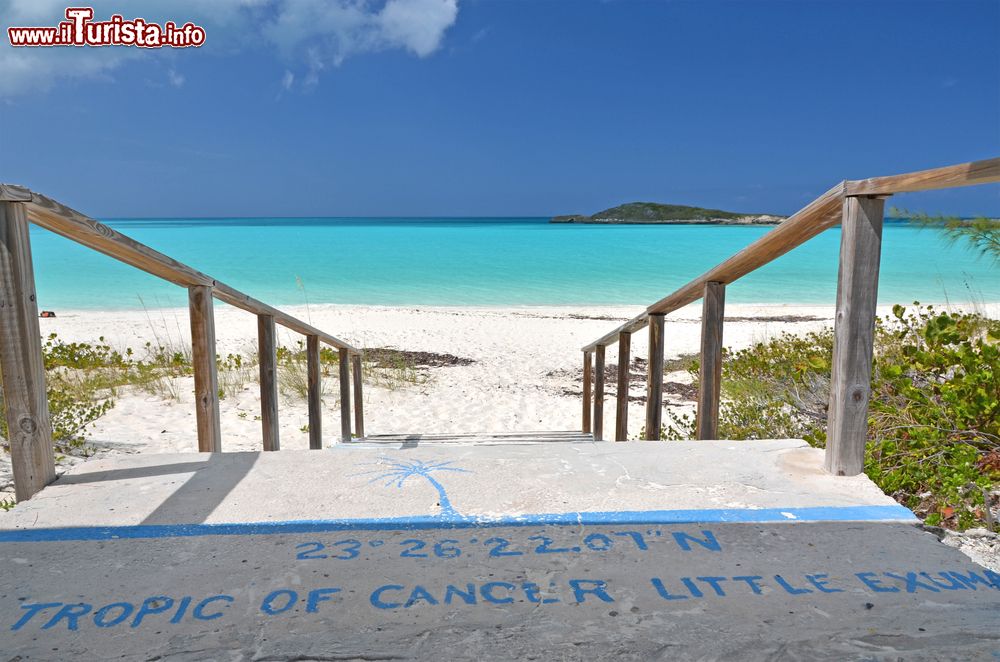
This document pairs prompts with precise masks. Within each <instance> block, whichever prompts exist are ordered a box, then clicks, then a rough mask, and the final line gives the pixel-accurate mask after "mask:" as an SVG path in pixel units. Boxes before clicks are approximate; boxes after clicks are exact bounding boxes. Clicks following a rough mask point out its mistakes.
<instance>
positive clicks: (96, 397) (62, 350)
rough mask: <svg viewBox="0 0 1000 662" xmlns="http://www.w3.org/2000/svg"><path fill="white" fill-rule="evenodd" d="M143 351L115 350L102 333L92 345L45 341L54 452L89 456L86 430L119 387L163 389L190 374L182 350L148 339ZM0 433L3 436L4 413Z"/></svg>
mask: <svg viewBox="0 0 1000 662" xmlns="http://www.w3.org/2000/svg"><path fill="white" fill-rule="evenodd" d="M144 351H145V357H144V358H142V359H137V358H136V357H135V352H133V350H132V349H127V350H125V351H124V352H119V351H117V350H114V349H112V348H111V346H110V345H108V344H107V343H106V342H105V340H104V338H103V337H102V338H100V339H99V340H98V342H97V343H93V344H90V343H68V342H65V341H63V340H60V339H59V338H58V337H57V336H56V335H55V334H52V335H50V336H49V337H48V338H46V339H45V341H44V343H43V344H42V358H43V362H44V365H45V378H46V384H47V394H48V404H49V420H50V422H51V425H52V438H53V441H54V442H55V446H56V452H58V453H62V454H76V455H85V456H86V455H89V454H90V452H91V451H90V449H89V448H87V446H86V445H85V443H84V437H85V433H86V430H87V429H88V428H90V427H91V426H92V425H93V423H94V422H95V421H96V420H97V419H99V418H100V417H101V416H103V415H104V414H106V413H107V412H108V411H110V409H111V408H112V407H113V406H114V403H115V398H116V397H117V396H118V394H119V392H120V390H121V388H122V387H125V386H134V387H138V388H141V389H143V390H146V391H147V392H150V393H163V392H164V391H163V389H164V388H165V387H166V386H167V385H168V384H170V382H171V379H172V378H173V377H175V376H179V375H183V374H188V373H189V372H190V361H189V360H188V359H187V357H186V356H185V355H184V354H183V353H182V352H175V351H173V350H171V349H170V348H167V347H163V346H154V345H152V344H151V343H146V345H145V347H144ZM2 410H3V401H2V400H0V413H2ZM0 434H2V435H3V437H4V438H5V439H6V438H7V424H6V417H4V416H0Z"/></svg>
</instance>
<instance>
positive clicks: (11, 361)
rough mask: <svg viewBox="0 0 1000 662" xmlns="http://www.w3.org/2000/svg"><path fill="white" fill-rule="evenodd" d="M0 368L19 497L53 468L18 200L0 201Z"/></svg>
mask: <svg viewBox="0 0 1000 662" xmlns="http://www.w3.org/2000/svg"><path fill="white" fill-rule="evenodd" d="M0 374H2V376H3V397H4V408H5V414H6V418H7V430H8V435H7V436H8V442H9V443H10V462H11V469H12V470H13V473H14V496H15V498H16V499H17V500H18V501H24V500H25V499H30V498H31V497H32V496H33V495H34V494H35V493H37V492H38V491H39V490H40V489H42V488H43V487H45V486H46V485H48V484H49V483H51V482H52V481H53V480H55V478H56V470H55V462H54V456H53V448H52V428H51V423H50V421H49V406H48V400H47V396H46V386H45V365H44V363H43V360H42V343H41V332H40V330H39V327H38V303H37V301H36V297H35V270H34V266H33V265H32V261H31V241H30V238H29V236H28V220H27V216H26V210H25V208H24V204H23V203H19V202H0Z"/></svg>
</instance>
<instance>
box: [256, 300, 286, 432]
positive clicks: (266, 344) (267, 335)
mask: <svg viewBox="0 0 1000 662" xmlns="http://www.w3.org/2000/svg"><path fill="white" fill-rule="evenodd" d="M277 349H278V348H277V341H276V336H275V328H274V317H273V316H271V315H258V316H257V355H258V359H259V363H260V422H261V423H260V424H261V428H262V434H263V437H264V450H266V451H276V450H278V449H279V448H280V447H281V444H280V442H279V440H278V377H277V364H278V358H277Z"/></svg>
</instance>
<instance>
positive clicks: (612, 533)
mask: <svg viewBox="0 0 1000 662" xmlns="http://www.w3.org/2000/svg"><path fill="white" fill-rule="evenodd" d="M394 443H395V442H394ZM821 457H822V456H821V453H819V452H818V451H816V450H815V449H811V448H808V447H807V446H806V445H805V444H804V443H803V442H800V441H795V440H772V441H760V442H677V443H673V442H671V443H653V442H649V443H627V444H615V443H594V442H586V443H559V444H553V443H539V444H533V445H517V444H515V445H481V444H471V445H461V444H459V445H433V444H429V445H420V446H419V447H393V446H392V445H391V444H390V445H383V446H378V447H377V446H371V445H354V444H344V445H338V446H337V447H335V448H332V449H329V450H324V451H281V452H276V453H221V454H195V453H191V454H178V455H144V456H117V457H108V458H105V459H100V460H94V461H90V462H86V463H84V464H82V465H79V466H77V467H76V468H74V469H73V471H72V472H71V473H69V474H67V475H65V476H63V477H62V478H60V479H59V480H58V481H57V482H56V483H55V484H53V485H51V486H50V487H48V488H46V489H45V490H43V491H42V492H41V493H40V494H39V495H37V496H36V497H35V498H33V499H32V500H31V501H28V502H25V503H22V504H19V505H18V506H17V507H16V508H14V509H13V510H12V511H11V512H9V513H6V514H4V515H0V564H2V567H3V568H4V572H3V573H0V650H2V651H3V652H4V653H5V659H7V658H13V659H18V656H20V659H60V660H61V659H81V660H89V659H107V658H111V657H114V658H118V659H126V660H146V659H164V660H205V659H239V660H242V659H246V660H251V659H253V660H258V659H261V660H263V659H266V660H285V659H303V660H312V659H449V660H451V659H473V658H484V657H490V658H495V659H528V658H537V657H545V658H547V659H581V658H588V659H616V660H617V659H623V660H631V659H636V660H638V659H643V660H645V659H666V658H669V659H727V658H728V659H776V658H801V659H837V660H841V659H862V658H863V659H900V658H903V659H928V660H930V659H934V660H937V659H979V658H982V659H991V656H995V655H994V654H995V653H996V652H997V651H998V650H1000V629H998V627H997V625H998V622H1000V621H998V616H997V614H1000V575H998V574H996V573H991V572H989V571H988V570H986V569H984V568H982V567H979V566H977V565H976V564H974V563H972V562H971V561H970V560H969V559H968V558H966V557H965V556H963V555H962V554H961V553H959V552H958V551H956V550H954V549H952V548H950V547H946V546H944V545H942V544H940V543H939V542H938V541H937V539H936V538H935V537H934V536H932V535H930V534H928V533H925V532H924V531H922V530H921V529H919V528H918V527H917V526H915V518H914V517H913V515H912V513H910V512H909V511H908V510H906V509H905V508H902V507H900V506H899V505H897V504H896V503H895V502H893V501H892V500H891V499H889V498H888V497H886V496H885V495H883V494H882V493H881V492H880V491H879V490H878V489H877V488H876V487H875V486H874V485H873V484H872V483H871V482H870V481H868V479H867V478H865V477H863V476H861V477H853V478H835V477H832V476H828V475H826V474H824V473H823V471H822V469H821V468H820V466H821Z"/></svg>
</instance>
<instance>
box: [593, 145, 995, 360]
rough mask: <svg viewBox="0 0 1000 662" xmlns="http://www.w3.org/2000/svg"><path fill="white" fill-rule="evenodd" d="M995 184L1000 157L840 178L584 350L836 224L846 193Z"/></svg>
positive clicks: (890, 192) (635, 328)
mask: <svg viewBox="0 0 1000 662" xmlns="http://www.w3.org/2000/svg"><path fill="white" fill-rule="evenodd" d="M997 182H1000V158H995V159H985V160H982V161H971V162H969V163H960V164H958V165H953V166H946V167H944V168H933V169H931V170H920V171H917V172H909V173H904V174H901V175H891V176H888V177H873V178H870V179H859V180H848V181H843V182H841V183H839V184H837V185H836V186H834V187H833V188H831V189H830V190H829V191H827V192H826V193H824V194H823V195H821V196H820V197H818V198H816V199H815V200H813V201H812V202H811V203H809V204H808V205H806V206H805V207H803V208H802V209H801V210H800V211H798V212H796V213H795V214H793V215H792V216H789V217H788V218H787V219H785V220H784V221H782V222H781V223H779V224H778V226H777V227H775V228H774V229H773V230H771V231H770V232H768V233H767V234H765V235H764V236H763V237H761V238H760V239H758V240H757V241H755V242H753V243H752V244H750V245H749V246H747V247H746V248H744V249H743V250H741V251H740V252H738V253H736V254H735V255H733V256H732V257H730V258H729V259H728V260H726V261H725V262H722V263H720V264H719V265H717V266H716V267H714V268H712V269H711V270H709V271H707V272H706V273H704V274H702V275H701V276H699V277H698V278H695V279H694V280H692V281H691V282H689V283H687V284H686V285H684V286H682V287H681V288H679V289H678V290H676V291H674V292H673V293H671V294H669V295H667V296H665V297H664V298H662V299H660V300H659V301H657V302H656V303H654V304H652V305H650V306H649V307H648V308H647V309H646V310H645V311H643V312H642V313H640V314H638V315H636V316H635V317H633V318H632V319H630V320H629V321H627V322H625V323H624V324H622V325H621V326H619V327H618V328H616V329H614V330H612V331H609V332H608V333H607V334H605V335H603V336H601V337H600V338H598V339H597V340H595V341H594V342H592V343H590V344H589V345H587V346H586V347H584V348H583V351H585V352H592V351H594V348H595V347H597V346H598V345H612V344H614V343H615V342H616V341H617V338H618V334H619V333H622V332H626V333H634V332H636V331H638V330H640V329H642V328H644V327H645V326H646V324H647V323H648V322H649V314H650V313H672V312H673V311H675V310H678V309H679V308H683V307H684V306H687V305H689V304H692V303H694V302H695V301H697V300H698V299H700V298H701V295H702V292H703V291H704V289H705V284H706V283H712V282H715V283H722V284H723V285H728V284H730V283H732V282H733V281H735V280H737V279H739V278H742V277H743V276H746V275H747V274H748V273H750V272H752V271H756V270H757V269H759V268H760V267H762V266H764V265H765V264H767V263H768V262H771V261H773V260H775V259H777V258H779V257H781V256H782V255H784V254H785V253H787V252H789V251H790V250H792V249H793V248H797V247H798V246H800V245H802V244H803V243H805V242H806V241H808V240H810V239H812V238H813V237H815V236H816V235H818V234H820V233H821V232H823V231H825V230H828V229H830V228H832V227H834V226H836V225H837V224H839V223H840V213H841V204H842V200H843V198H844V197H847V196H855V195H893V194H895V193H913V192H917V191H931V190H935V189H945V188H955V187H959V186H973V185H976V184H994V183H997Z"/></svg>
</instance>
